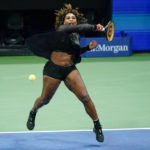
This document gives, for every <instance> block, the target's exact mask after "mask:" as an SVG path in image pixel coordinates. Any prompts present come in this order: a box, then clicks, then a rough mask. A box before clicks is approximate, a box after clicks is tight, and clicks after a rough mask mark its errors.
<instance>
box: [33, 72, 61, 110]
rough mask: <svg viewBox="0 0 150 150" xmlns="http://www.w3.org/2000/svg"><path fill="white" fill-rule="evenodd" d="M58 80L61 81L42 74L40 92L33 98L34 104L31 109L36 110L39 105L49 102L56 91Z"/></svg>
mask: <svg viewBox="0 0 150 150" xmlns="http://www.w3.org/2000/svg"><path fill="white" fill-rule="evenodd" d="M60 82H61V81H60V80H58V79H54V78H52V77H49V76H45V75H44V76H43V89H42V93H41V96H40V97H38V98H37V99H36V100H35V103H34V106H33V108H32V110H33V111H37V110H38V109H39V108H40V107H42V106H43V105H46V104H48V103H49V101H50V100H51V98H52V96H53V95H54V93H55V92H56V90H57V88H58V86H59V84H60Z"/></svg>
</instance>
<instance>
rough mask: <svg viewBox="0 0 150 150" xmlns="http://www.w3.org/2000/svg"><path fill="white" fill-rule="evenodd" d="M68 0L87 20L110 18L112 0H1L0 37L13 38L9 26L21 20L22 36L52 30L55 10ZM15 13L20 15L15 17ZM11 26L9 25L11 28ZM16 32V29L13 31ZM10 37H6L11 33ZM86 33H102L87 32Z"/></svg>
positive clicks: (102, 21) (0, 38) (105, 19)
mask: <svg viewBox="0 0 150 150" xmlns="http://www.w3.org/2000/svg"><path fill="white" fill-rule="evenodd" d="M64 3H71V4H72V6H73V8H75V7H79V9H80V11H81V12H83V13H84V14H85V17H86V18H87V19H88V22H89V23H90V24H97V23H101V24H102V25H106V24H107V22H108V21H109V20H111V18H112V0H0V22H1V24H0V40H1V41H2V42H1V43H3V41H5V37H6V38H13V37H12V36H16V35H14V33H13V34H12V28H14V27H13V26H14V25H9V24H12V22H13V24H14V22H15V24H17V22H18V25H19V24H20V26H19V28H20V29H19V30H18V31H19V34H20V35H21V36H22V37H23V38H27V37H28V36H30V35H32V34H36V33H41V32H47V31H53V30H55V29H54V23H55V14H54V13H55V10H56V9H60V8H62V7H63V6H64ZM16 15H19V16H18V18H20V20H17V17H16ZM10 27H11V29H10ZM15 34H16V33H15ZM10 35H11V37H8V36H10ZM85 36H103V35H100V33H99V34H98V35H96V34H94V35H93V34H90V33H88V34H87V35H85Z"/></svg>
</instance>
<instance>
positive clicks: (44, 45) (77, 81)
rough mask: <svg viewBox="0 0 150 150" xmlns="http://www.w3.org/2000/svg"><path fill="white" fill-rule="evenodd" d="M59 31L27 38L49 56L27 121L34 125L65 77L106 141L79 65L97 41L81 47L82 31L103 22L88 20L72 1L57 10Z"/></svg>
mask: <svg viewBox="0 0 150 150" xmlns="http://www.w3.org/2000/svg"><path fill="white" fill-rule="evenodd" d="M55 27H56V31H55V32H49V33H43V34H39V35H34V36H32V37H30V38H29V39H27V41H26V45H27V46H28V48H29V49H30V50H31V51H33V52H34V53H35V54H36V55H37V56H41V57H44V58H46V59H48V62H47V63H46V64H45V66H44V69H43V90H42V93H41V95H40V96H39V97H38V98H37V99H36V100H35V103H34V105H33V108H32V109H31V111H30V113H29V117H28V121H27V128H28V129H29V130H32V129H33V128H34V126H35V117H36V114H37V111H38V109H39V108H40V107H42V106H44V105H46V104H48V103H49V102H50V100H51V99H52V97H53V95H54V93H55V92H56V90H57V88H58V87H59V85H60V83H61V81H63V82H64V83H65V85H66V87H67V88H68V89H69V90H70V91H72V92H73V93H74V94H75V95H76V96H77V98H78V99H79V100H80V101H81V102H82V104H83V105H84V107H85V110H86V112H87V114H88V115H89V116H90V117H91V119H92V120H93V123H94V127H93V131H94V132H95V134H96V139H97V141H98V142H103V141H104V135H103V132H102V126H101V124H100V121H99V117H98V114H97V112H96V109H95V106H94V103H93V101H92V100H91V97H90V96H89V94H88V91H87V89H86V86H85V84H84V82H83V80H82V77H81V75H80V72H79V70H78V69H77V67H76V65H75V64H77V63H79V62H80V61H81V57H80V55H81V54H82V53H84V52H86V51H90V50H91V49H94V48H96V47H97V42H96V41H91V42H90V43H89V45H87V46H86V47H83V48H81V47H80V42H79V40H80V33H82V32H86V31H92V32H95V31H98V29H99V28H103V26H102V25H100V24H98V25H90V24H87V19H86V18H85V17H84V15H83V14H82V13H80V12H79V10H78V8H75V9H73V8H72V6H71V4H65V6H64V8H62V9H60V10H57V11H56V23H55Z"/></svg>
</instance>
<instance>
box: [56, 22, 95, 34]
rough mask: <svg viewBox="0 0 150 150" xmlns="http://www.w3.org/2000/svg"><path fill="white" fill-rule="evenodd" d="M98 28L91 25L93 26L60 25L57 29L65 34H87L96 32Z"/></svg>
mask: <svg viewBox="0 0 150 150" xmlns="http://www.w3.org/2000/svg"><path fill="white" fill-rule="evenodd" d="M96 30H97V26H96V25H91V24H79V25H70V24H64V25H60V26H59V27H58V29H57V31H63V32H70V33H72V32H78V33H79V32H86V31H96Z"/></svg>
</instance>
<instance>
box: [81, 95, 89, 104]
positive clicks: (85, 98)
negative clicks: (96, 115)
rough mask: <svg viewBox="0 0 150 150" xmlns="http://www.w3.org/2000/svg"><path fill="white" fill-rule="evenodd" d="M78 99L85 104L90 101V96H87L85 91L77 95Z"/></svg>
mask: <svg viewBox="0 0 150 150" xmlns="http://www.w3.org/2000/svg"><path fill="white" fill-rule="evenodd" d="M79 99H80V101H81V102H82V103H83V104H86V103H88V102H90V101H91V99H90V96H89V95H88V94H87V93H83V94H81V95H80V96H79Z"/></svg>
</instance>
